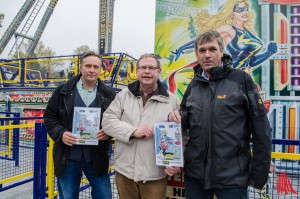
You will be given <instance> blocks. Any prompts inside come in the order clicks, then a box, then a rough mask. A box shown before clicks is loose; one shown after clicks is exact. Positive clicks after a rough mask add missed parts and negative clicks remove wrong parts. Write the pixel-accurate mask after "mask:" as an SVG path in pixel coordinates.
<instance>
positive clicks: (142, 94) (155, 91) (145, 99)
mask: <svg viewBox="0 0 300 199" xmlns="http://www.w3.org/2000/svg"><path fill="white" fill-rule="evenodd" d="M157 92H158V89H157V85H156V86H155V88H154V89H153V91H152V92H151V93H149V94H148V95H146V96H145V94H144V92H143V91H142V89H141V88H140V93H141V96H142V99H143V106H145V104H146V102H147V101H148V100H149V99H150V98H151V97H152V96H153V95H154V94H156V93H157Z"/></svg>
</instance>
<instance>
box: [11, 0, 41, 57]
mask: <svg viewBox="0 0 300 199" xmlns="http://www.w3.org/2000/svg"><path fill="white" fill-rule="evenodd" d="M44 3H45V0H38V1H37V2H36V4H35V6H34V7H33V9H32V11H31V13H30V15H29V17H28V18H27V20H26V22H25V24H24V26H23V28H22V30H21V32H20V35H25V36H27V33H28V31H29V29H30V28H31V26H32V24H33V22H34V20H35V19H36V17H37V15H38V13H39V12H40V10H41V8H42V7H43V5H44ZM15 37H16V42H15V43H14V45H13V47H12V48H11V50H10V52H9V53H8V57H13V56H14V55H15V54H16V52H17V50H18V48H19V47H20V46H21V44H22V43H23V40H24V37H18V36H17V35H15Z"/></svg>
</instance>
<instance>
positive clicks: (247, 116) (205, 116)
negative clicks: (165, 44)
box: [169, 30, 272, 199]
mask: <svg viewBox="0 0 300 199" xmlns="http://www.w3.org/2000/svg"><path fill="white" fill-rule="evenodd" d="M195 50H196V56H197V60H198V62H199V65H198V66H196V67H195V68H194V71H195V76H194V78H193V80H192V81H191V83H190V84H189V86H188V87H187V90H186V92H185V94H184V97H183V100H182V103H181V109H180V112H178V111H172V112H171V113H170V114H169V120H171V121H175V122H180V121H181V122H182V128H183V132H184V133H186V134H187V135H188V143H187V146H186V150H185V153H184V157H185V168H184V172H185V178H184V179H185V191H186V198H187V199H203V198H204V199H211V198H213V195H214V194H215V195H216V196H217V198H218V199H228V198H230V199H235V198H236V199H246V198H248V190H247V187H248V186H249V185H250V186H253V187H254V188H257V189H262V188H263V186H264V184H265V183H266V182H267V180H268V173H269V168H270V162H271V144H272V140H271V128H270V124H269V121H268V118H267V112H266V110H265V107H264V104H263V101H262V100H261V98H260V95H259V94H258V91H257V89H256V87H255V84H254V82H253V80H252V78H251V77H250V76H249V75H248V74H246V73H245V72H243V71H242V70H237V69H233V68H232V67H231V66H232V61H231V58H230V56H229V55H226V54H224V44H223V40H222V37H221V36H220V34H219V33H218V32H216V31H213V30H210V31H206V32H204V33H202V34H200V35H199V36H198V37H197V39H196V41H195ZM251 137H252V138H253V155H251V149H250V138H251Z"/></svg>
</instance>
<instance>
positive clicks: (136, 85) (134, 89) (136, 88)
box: [128, 80, 169, 97]
mask: <svg viewBox="0 0 300 199" xmlns="http://www.w3.org/2000/svg"><path fill="white" fill-rule="evenodd" d="M157 88H158V92H156V93H155V94H154V95H162V96H165V97H169V94H168V91H167V90H166V88H165V87H164V86H163V84H162V83H161V82H160V81H159V80H157ZM128 89H129V91H130V92H131V93H132V94H133V95H134V96H135V97H138V96H141V93H140V82H139V81H135V82H133V83H131V84H129V85H128Z"/></svg>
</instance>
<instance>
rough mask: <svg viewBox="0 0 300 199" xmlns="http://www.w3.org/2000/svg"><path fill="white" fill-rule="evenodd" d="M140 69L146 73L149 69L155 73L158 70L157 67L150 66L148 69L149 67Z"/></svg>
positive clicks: (140, 67)
mask: <svg viewBox="0 0 300 199" xmlns="http://www.w3.org/2000/svg"><path fill="white" fill-rule="evenodd" d="M138 69H140V70H143V71H146V70H147V69H148V70H149V71H155V70H156V69H158V68H157V67H155V66H148V67H147V66H139V67H138Z"/></svg>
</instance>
